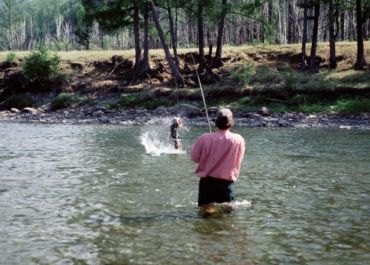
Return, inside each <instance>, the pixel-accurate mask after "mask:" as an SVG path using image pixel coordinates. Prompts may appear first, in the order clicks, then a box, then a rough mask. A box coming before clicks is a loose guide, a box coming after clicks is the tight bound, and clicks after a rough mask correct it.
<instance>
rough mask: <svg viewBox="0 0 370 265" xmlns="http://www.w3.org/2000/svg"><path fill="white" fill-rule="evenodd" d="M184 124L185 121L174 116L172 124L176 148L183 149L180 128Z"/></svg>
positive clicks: (172, 134) (172, 136)
mask: <svg viewBox="0 0 370 265" xmlns="http://www.w3.org/2000/svg"><path fill="white" fill-rule="evenodd" d="M182 126H183V122H182V119H181V118H177V117H176V118H173V120H172V124H171V127H170V129H171V138H172V140H173V142H174V144H175V149H181V147H182V146H181V143H180V137H179V132H178V129H179V128H181V127H182Z"/></svg>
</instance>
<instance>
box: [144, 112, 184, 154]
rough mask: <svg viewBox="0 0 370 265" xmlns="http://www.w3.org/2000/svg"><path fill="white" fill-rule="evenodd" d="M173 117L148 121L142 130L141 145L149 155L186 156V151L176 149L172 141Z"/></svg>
mask: <svg viewBox="0 0 370 265" xmlns="http://www.w3.org/2000/svg"><path fill="white" fill-rule="evenodd" d="M171 122H172V117H165V118H160V119H159V118H157V119H152V120H150V121H148V122H147V123H146V124H145V125H144V126H143V127H142V129H141V133H140V143H141V144H142V145H143V146H144V148H145V151H146V153H147V154H149V155H152V156H160V155H162V154H185V153H186V152H185V151H184V150H179V149H175V146H174V143H173V141H172V140H171V139H170V125H171Z"/></svg>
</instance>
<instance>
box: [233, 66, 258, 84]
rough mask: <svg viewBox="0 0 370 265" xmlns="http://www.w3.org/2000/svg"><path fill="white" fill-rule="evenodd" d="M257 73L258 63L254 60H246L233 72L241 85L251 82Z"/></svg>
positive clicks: (234, 77)
mask: <svg viewBox="0 0 370 265" xmlns="http://www.w3.org/2000/svg"><path fill="white" fill-rule="evenodd" d="M255 74H256V65H255V64H254V63H252V62H246V63H245V64H244V65H242V66H240V68H237V69H235V71H233V73H232V78H233V79H234V80H236V82H238V83H239V84H240V85H247V84H249V83H250V82H251V81H252V79H253V76H254V75H255Z"/></svg>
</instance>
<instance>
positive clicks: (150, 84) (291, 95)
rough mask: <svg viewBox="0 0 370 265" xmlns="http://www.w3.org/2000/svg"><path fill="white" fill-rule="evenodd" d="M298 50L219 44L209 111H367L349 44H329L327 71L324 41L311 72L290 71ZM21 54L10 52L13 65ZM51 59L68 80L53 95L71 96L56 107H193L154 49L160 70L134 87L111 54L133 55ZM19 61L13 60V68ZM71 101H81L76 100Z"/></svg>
mask: <svg viewBox="0 0 370 265" xmlns="http://www.w3.org/2000/svg"><path fill="white" fill-rule="evenodd" d="M308 46H310V45H308ZM309 48H310V47H308V49H309ZM190 52H196V49H180V50H179V54H180V55H183V56H182V57H181V58H182V60H181V62H180V63H181V67H184V66H185V63H186V64H187V65H188V66H190V68H193V69H194V67H195V66H194V65H192V64H191V63H189V61H186V56H185V55H186V54H188V53H190ZM365 52H366V58H367V59H368V60H370V42H369V41H368V42H365ZM299 53H300V44H294V45H253V46H251V45H248V46H240V47H225V48H224V54H223V57H224V65H223V66H222V67H220V68H216V69H214V70H213V71H214V74H215V75H216V76H217V77H218V79H219V80H218V81H217V82H215V83H212V82H210V83H207V82H204V90H205V94H206V98H207V102H208V103H209V105H210V106H230V107H233V108H236V109H242V110H246V111H248V110H249V111H254V110H257V109H259V108H260V107H262V106H267V107H269V108H270V109H272V110H273V111H303V112H331V111H336V112H369V111H370V70H369V69H370V68H368V69H367V70H364V71H356V70H354V69H353V65H354V63H355V60H356V43H355V42H339V43H337V60H338V68H337V69H336V70H330V69H328V63H329V62H328V61H329V59H328V57H329V45H328V43H319V47H318V54H317V56H318V59H319V61H320V66H319V70H318V71H317V72H315V73H308V72H301V71H299V70H298V68H299V63H300V55H299ZM8 54H9V53H7V52H0V62H1V61H5V60H6V58H7V56H8ZM27 54H28V53H26V52H15V55H16V58H17V60H18V62H20V61H22V59H23V58H24V57H25V56H26V55H27ZM58 56H60V58H61V62H62V71H63V73H65V75H66V76H67V77H68V78H67V80H68V83H69V85H67V86H66V85H65V86H64V87H63V88H61V89H59V90H62V92H64V93H67V94H68V93H70V94H71V95H73V97H72V96H71V97H68V96H65V94H64V97H63V101H68V100H70V101H71V102H67V103H65V102H64V103H63V104H60V106H62V107H63V106H69V107H70V106H73V105H76V104H77V103H76V102H78V104H85V103H86V102H88V103H89V104H92V102H93V103H99V104H104V105H105V106H106V107H107V108H120V107H128V108H129V107H135V106H142V107H145V108H150V109H152V108H155V107H157V106H170V105H174V104H177V103H179V102H186V103H194V104H198V105H199V106H201V93H200V90H199V88H197V87H186V88H176V87H174V86H173V84H172V83H171V79H170V78H171V77H170V75H169V70H168V69H167V64H166V62H165V60H164V54H163V51H162V50H151V51H150V62H151V67H152V68H153V69H157V68H158V67H159V66H160V65H164V70H163V71H162V72H160V75H159V76H156V77H152V78H148V79H146V80H142V82H139V83H136V84H127V83H125V82H123V81H122V79H123V78H122V77H123V76H124V75H125V74H126V72H125V70H122V71H118V70H117V71H115V72H112V70H113V69H114V63H112V56H120V57H121V58H124V59H127V60H130V61H133V60H134V51H133V50H128V51H70V52H58ZM21 64H22V63H21V62H20V63H18V67H19V68H20V67H21ZM76 65H78V68H76V67H75V66H76ZM3 75H4V74H3V73H2V76H3ZM2 76H0V77H2ZM65 87H67V89H66V88H65ZM0 89H1V88H0ZM76 97H81V98H83V99H84V100H76ZM53 100H56V99H55V98H54V99H53ZM57 100H61V99H60V98H59V99H57Z"/></svg>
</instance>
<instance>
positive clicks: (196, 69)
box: [191, 53, 212, 133]
mask: <svg viewBox="0 0 370 265" xmlns="http://www.w3.org/2000/svg"><path fill="white" fill-rule="evenodd" d="M191 57H192V58H193V64H194V65H195V59H194V56H193V53H191ZM195 73H196V75H197V79H198V84H199V87H200V92H201V94H202V99H203V104H204V110H205V112H206V117H207V122H208V127H209V132H210V133H211V132H212V128H211V122H210V121H209V116H208V108H207V103H206V98H205V96H204V92H203V86H202V82H201V81H200V77H199V73H198V68H195Z"/></svg>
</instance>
